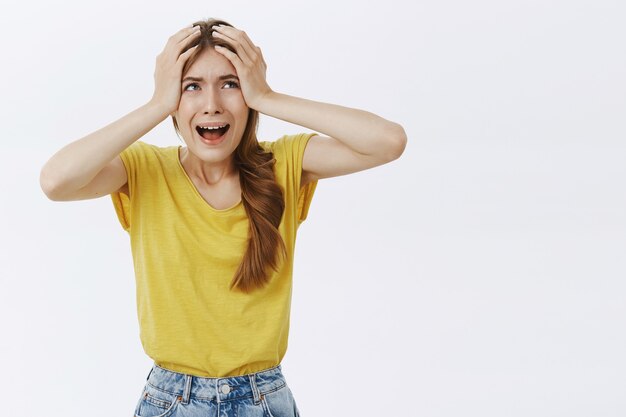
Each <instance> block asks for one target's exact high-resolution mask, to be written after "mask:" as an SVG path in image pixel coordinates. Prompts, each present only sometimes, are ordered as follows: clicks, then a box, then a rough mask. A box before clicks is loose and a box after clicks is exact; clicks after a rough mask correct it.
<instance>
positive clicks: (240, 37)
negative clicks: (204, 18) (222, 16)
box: [213, 26, 256, 64]
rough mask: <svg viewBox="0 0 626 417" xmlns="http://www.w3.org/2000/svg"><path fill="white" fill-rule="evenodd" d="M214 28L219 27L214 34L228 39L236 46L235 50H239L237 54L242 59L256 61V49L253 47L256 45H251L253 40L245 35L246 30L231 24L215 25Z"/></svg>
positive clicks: (249, 61)
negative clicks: (233, 26)
mask: <svg viewBox="0 0 626 417" xmlns="http://www.w3.org/2000/svg"><path fill="white" fill-rule="evenodd" d="M213 29H217V30H216V32H215V33H214V36H215V35H217V37H218V38H222V39H224V40H226V41H227V42H229V43H231V44H232V45H233V46H234V47H235V50H236V51H237V54H238V55H240V57H241V59H242V61H244V62H245V63H247V64H251V63H253V62H254V61H255V60H254V58H255V56H256V51H255V50H254V48H253V46H254V45H252V46H250V44H251V43H252V42H251V41H250V39H249V38H248V37H247V36H246V35H245V32H243V31H241V30H238V29H235V28H232V27H230V26H220V27H217V26H216V27H213ZM220 30H221V32H220Z"/></svg>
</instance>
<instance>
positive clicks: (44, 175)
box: [39, 101, 168, 196]
mask: <svg viewBox="0 0 626 417" xmlns="http://www.w3.org/2000/svg"><path fill="white" fill-rule="evenodd" d="M167 116H168V113H167V111H165V110H163V109H162V106H159V105H158V104H156V103H154V102H152V101H149V102H148V103H146V104H144V105H143V106H141V107H139V108H137V109H135V110H133V111H132V112H130V113H129V114H127V115H125V116H124V117H122V118H121V119H119V120H116V121H115V122H113V123H111V124H109V125H107V126H105V127H103V128H102V129H99V130H97V131H95V132H93V133H91V134H89V135H87V136H85V137H84V138H81V139H78V140H76V141H74V142H72V143H70V144H69V145H66V146H65V147H63V148H62V149H61V150H59V151H58V152H57V153H55V154H54V155H53V156H52V157H51V158H50V159H49V160H48V161H47V162H46V163H45V165H44V166H43V168H42V169H41V173H40V177H39V181H40V184H41V188H42V190H43V191H44V192H45V193H46V195H48V196H51V195H54V194H55V193H59V192H60V191H61V190H62V191H63V192H68V193H71V192H72V191H76V190H79V189H80V188H82V187H84V186H85V185H87V184H89V183H90V182H91V180H93V179H94V177H95V176H96V175H97V174H98V173H99V172H100V171H101V170H102V169H103V168H104V167H105V165H107V164H108V163H109V162H111V160H112V159H113V158H115V157H116V156H117V155H119V154H120V153H121V152H122V151H123V150H124V149H126V148H127V147H129V146H130V145H131V144H132V143H133V142H135V141H136V140H137V139H139V138H140V137H142V136H143V135H145V134H146V133H148V132H149V131H150V130H152V129H153V128H154V127H155V126H156V125H158V124H159V123H161V122H162V121H163V120H164V119H165V118H166V117H167Z"/></svg>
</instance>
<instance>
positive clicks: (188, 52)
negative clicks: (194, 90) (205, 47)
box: [176, 45, 199, 65]
mask: <svg viewBox="0 0 626 417" xmlns="http://www.w3.org/2000/svg"><path fill="white" fill-rule="evenodd" d="M198 46H199V45H196V46H192V47H191V48H189V49H187V50H186V51H185V52H183V53H182V54H180V55H179V56H178V59H177V60H176V64H177V65H183V64H184V63H185V62H186V61H187V58H189V55H191V54H193V51H195V50H196V48H197V47H198Z"/></svg>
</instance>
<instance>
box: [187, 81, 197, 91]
mask: <svg viewBox="0 0 626 417" xmlns="http://www.w3.org/2000/svg"><path fill="white" fill-rule="evenodd" d="M192 85H195V86H196V87H197V86H198V84H196V83H191V84H189V85H187V87H185V88H184V90H185V91H187V89H188V88H189V87H191V86H192Z"/></svg>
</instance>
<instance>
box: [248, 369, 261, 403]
mask: <svg viewBox="0 0 626 417" xmlns="http://www.w3.org/2000/svg"><path fill="white" fill-rule="evenodd" d="M248 378H250V386H251V387H252V396H253V397H254V405H259V403H260V402H261V395H260V393H259V387H258V386H257V384H256V374H250V375H248Z"/></svg>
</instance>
